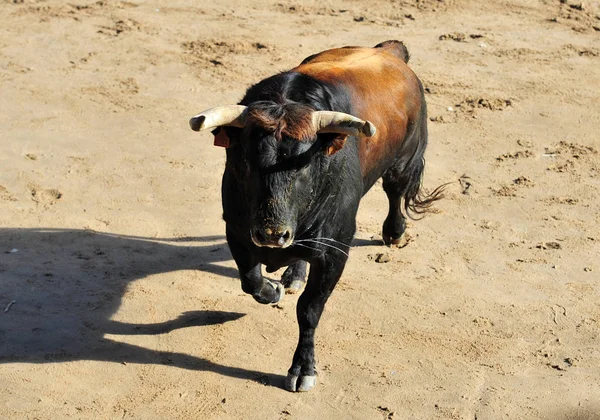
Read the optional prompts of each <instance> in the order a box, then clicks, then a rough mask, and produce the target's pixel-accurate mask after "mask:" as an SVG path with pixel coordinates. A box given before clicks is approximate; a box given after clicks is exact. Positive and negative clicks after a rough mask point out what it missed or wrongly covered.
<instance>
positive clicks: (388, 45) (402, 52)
mask: <svg viewBox="0 0 600 420" xmlns="http://www.w3.org/2000/svg"><path fill="white" fill-rule="evenodd" d="M375 48H383V49H385V50H387V51H389V52H391V53H392V54H394V55H395V56H396V57H398V58H399V59H401V60H402V61H404V62H405V63H408V60H410V54H409V53H408V48H406V45H404V43H403V42H402V41H396V40H391V41H384V42H381V43H379V44H377V45H375Z"/></svg>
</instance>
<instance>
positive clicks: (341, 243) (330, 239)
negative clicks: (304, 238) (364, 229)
mask: <svg viewBox="0 0 600 420" xmlns="http://www.w3.org/2000/svg"><path fill="white" fill-rule="evenodd" d="M309 239H320V240H325V241H332V242H335V243H338V244H340V245H344V246H347V247H348V248H350V245H348V244H346V243H344V242H340V241H336V240H335V239H333V238H309Z"/></svg>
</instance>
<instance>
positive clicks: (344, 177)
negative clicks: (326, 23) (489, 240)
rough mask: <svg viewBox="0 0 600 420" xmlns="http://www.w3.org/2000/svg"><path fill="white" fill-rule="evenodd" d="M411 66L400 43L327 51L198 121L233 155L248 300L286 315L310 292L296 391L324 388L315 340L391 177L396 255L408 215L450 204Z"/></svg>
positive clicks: (301, 314) (228, 179)
mask: <svg viewBox="0 0 600 420" xmlns="http://www.w3.org/2000/svg"><path fill="white" fill-rule="evenodd" d="M408 59H409V54H408V50H407V49H406V47H405V46H404V44H403V43H402V42H400V41H386V42H383V43H380V44H378V45H376V46H375V47H373V48H362V47H344V48H339V49H331V50H327V51H324V52H321V53H319V54H316V55H312V56H310V57H308V58H306V59H305V60H304V61H303V62H302V63H301V64H300V65H299V66H297V67H295V68H293V69H292V70H290V71H286V72H283V73H280V74H277V75H274V76H271V77H268V78H266V79H264V80H262V81H260V82H258V83H257V84H255V85H253V86H252V87H250V88H249V89H248V90H247V91H246V94H245V96H244V98H243V99H242V100H241V101H240V102H239V104H238V105H228V106H220V107H216V108H212V109H209V110H207V111H204V112H202V113H200V114H198V115H196V116H194V117H192V118H191V120H190V127H191V128H192V130H194V131H201V130H212V133H213V135H214V144H215V145H216V146H221V147H224V148H225V149H226V155H227V158H226V164H225V172H224V174H223V180H222V203H223V219H224V220H225V223H226V237H227V242H228V244H229V248H230V250H231V254H232V256H233V259H234V260H235V263H236V264H237V267H238V269H239V274H240V278H241V283H242V289H243V290H244V292H246V293H248V294H251V295H252V296H253V297H254V299H255V300H256V301H258V302H259V303H262V304H274V303H277V302H278V301H279V300H280V299H282V297H283V296H284V294H285V290H286V289H287V290H288V291H297V290H301V289H302V287H304V290H303V292H302V294H301V295H300V297H299V299H298V303H297V307H296V314H297V319H298V325H299V329H300V334H299V340H298V345H297V348H296V351H295V353H294V357H293V361H292V366H291V367H290V369H289V371H288V374H287V377H286V380H285V388H286V389H287V390H289V391H308V390H310V389H311V388H313V387H314V386H315V384H316V372H315V360H314V336H315V329H316V328H317V325H318V323H319V319H320V317H321V314H322V312H323V308H324V306H325V303H326V302H327V300H328V298H329V296H330V295H331V293H332V291H333V289H334V287H335V285H336V283H337V282H338V280H339V279H340V276H341V275H342V272H343V270H344V266H345V265H346V261H347V259H348V252H349V249H350V244H351V241H352V239H353V236H354V233H355V230H356V221H355V219H356V213H357V210H358V206H359V202H360V200H361V198H362V196H363V195H364V194H365V193H366V192H367V191H368V190H369V189H370V188H371V187H372V186H373V184H374V183H375V182H376V181H377V180H378V179H379V178H383V189H384V191H385V193H386V194H387V197H388V199H389V212H388V214H387V217H386V219H385V221H384V222H383V230H382V236H383V240H384V242H385V244H387V245H391V244H395V243H398V241H399V240H400V237H401V236H402V234H403V233H404V231H405V228H406V217H407V216H414V214H420V213H423V212H425V211H427V209H428V207H429V206H430V205H431V204H432V203H433V202H434V201H435V200H437V199H439V198H440V197H441V193H442V191H441V190H442V188H441V187H439V188H437V189H435V190H434V191H433V192H432V193H430V194H427V193H425V192H423V190H422V188H421V183H422V176H423V169H424V164H425V161H424V159H423V154H424V152H425V148H426V146H427V107H426V104H425V97H424V92H423V86H422V84H421V82H420V80H419V79H418V77H417V76H416V75H415V73H413V71H412V70H411V69H410V68H409V67H408V65H407V63H408ZM307 263H308V264H310V270H309V274H308V280H306V281H305V277H306V271H307ZM262 265H265V267H266V271H267V272H273V271H275V270H278V269H279V268H282V267H287V269H286V270H285V272H284V274H283V276H282V278H281V282H278V281H274V280H270V279H267V278H265V277H263V274H262Z"/></svg>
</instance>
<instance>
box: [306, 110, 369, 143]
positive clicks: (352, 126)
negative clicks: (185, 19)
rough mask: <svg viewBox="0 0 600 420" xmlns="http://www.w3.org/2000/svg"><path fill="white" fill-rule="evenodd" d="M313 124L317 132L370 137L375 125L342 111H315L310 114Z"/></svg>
mask: <svg viewBox="0 0 600 420" xmlns="http://www.w3.org/2000/svg"><path fill="white" fill-rule="evenodd" d="M312 120H313V126H314V127H315V131H316V132H317V133H340V134H347V135H349V136H361V137H372V136H373V135H375V131H376V129H375V126H374V125H373V123H371V122H370V121H363V120H361V119H360V118H356V117H353V116H352V115H349V114H344V113H343V112H335V111H315V112H313V114H312Z"/></svg>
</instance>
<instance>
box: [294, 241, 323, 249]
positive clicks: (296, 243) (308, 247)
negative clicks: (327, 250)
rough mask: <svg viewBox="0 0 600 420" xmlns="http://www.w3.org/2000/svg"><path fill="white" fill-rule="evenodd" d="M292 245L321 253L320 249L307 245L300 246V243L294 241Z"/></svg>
mask: <svg viewBox="0 0 600 420" xmlns="http://www.w3.org/2000/svg"><path fill="white" fill-rule="evenodd" d="M292 245H297V246H301V247H303V248H307V249H310V250H311V251H321V250H320V249H318V248H313V247H312V246H308V245H305V244H299V243H298V241H294V242H293V243H292Z"/></svg>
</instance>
